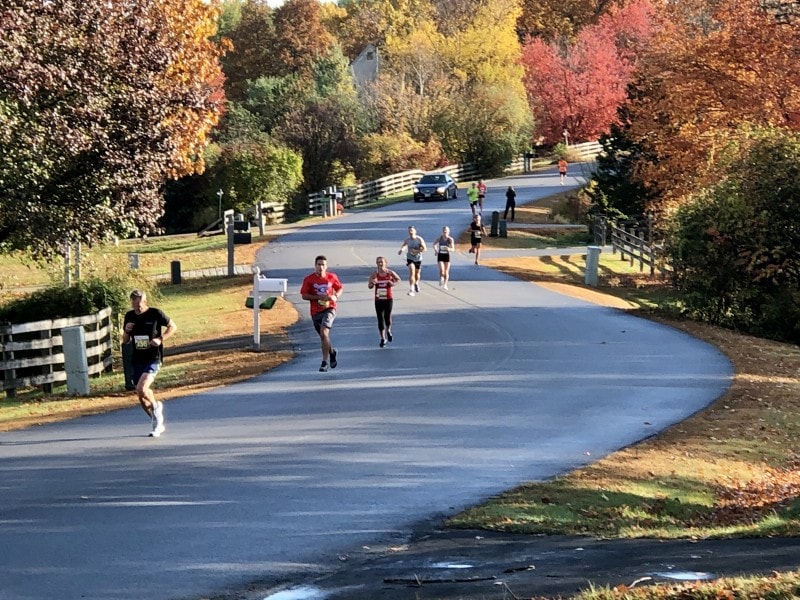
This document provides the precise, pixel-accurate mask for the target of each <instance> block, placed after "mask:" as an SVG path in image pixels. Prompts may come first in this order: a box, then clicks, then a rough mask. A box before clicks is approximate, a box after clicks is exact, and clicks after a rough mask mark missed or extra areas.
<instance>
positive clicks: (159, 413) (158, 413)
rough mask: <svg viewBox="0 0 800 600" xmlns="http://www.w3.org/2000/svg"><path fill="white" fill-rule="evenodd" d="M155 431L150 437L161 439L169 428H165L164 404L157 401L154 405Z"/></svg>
mask: <svg viewBox="0 0 800 600" xmlns="http://www.w3.org/2000/svg"><path fill="white" fill-rule="evenodd" d="M152 420H153V430H152V431H151V432H150V437H161V434H162V433H164V432H165V431H166V430H167V428H166V427H165V426H164V403H163V402H158V401H156V402H155V403H154V404H153V419H152Z"/></svg>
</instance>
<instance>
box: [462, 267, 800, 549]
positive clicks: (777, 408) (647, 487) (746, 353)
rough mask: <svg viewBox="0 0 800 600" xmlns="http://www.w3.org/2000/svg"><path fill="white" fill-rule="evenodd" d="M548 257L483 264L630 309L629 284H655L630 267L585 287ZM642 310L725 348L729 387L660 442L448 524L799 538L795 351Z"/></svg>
mask: <svg viewBox="0 0 800 600" xmlns="http://www.w3.org/2000/svg"><path fill="white" fill-rule="evenodd" d="M565 258H566V257H565ZM580 260H583V259H578V260H577V262H580ZM569 261H570V262H572V263H575V262H576V257H569ZM551 262H552V259H540V258H530V257H528V258H524V259H522V258H504V259H487V260H485V261H484V264H485V265H486V266H490V267H492V268H495V269H499V270H501V271H505V272H507V273H509V274H511V275H514V276H515V277H519V278H523V279H527V280H530V281H534V282H537V283H538V284H540V285H543V286H545V287H550V288H553V289H555V291H558V292H559V293H564V294H569V295H572V296H576V297H579V298H582V299H585V300H587V301H590V302H594V303H599V304H605V305H607V306H611V307H614V308H621V309H627V310H631V309H632V308H633V307H635V306H636V302H635V301H632V300H631V297H635V296H636V295H637V294H636V292H635V290H634V291H633V294H632V293H631V291H632V290H631V289H630V288H631V287H633V288H636V287H641V286H654V285H658V284H657V283H654V282H652V281H650V280H649V278H647V277H644V276H639V277H636V276H631V275H627V276H625V277H623V278H619V277H616V278H614V282H615V284H616V286H611V285H609V283H608V278H606V281H604V282H601V285H600V287H599V289H592V288H587V287H586V286H584V285H582V284H580V283H577V282H576V277H577V273H579V272H581V269H577V270H576V271H575V272H570V271H569V270H565V269H562V270H560V271H559V273H561V275H560V276H554V275H552V269H551V268H550V264H548V263H551ZM554 279H561V280H562V281H563V282H554ZM542 280H546V281H542ZM620 282H622V283H624V284H625V285H624V286H623V287H620V285H619V284H620ZM620 296H621V297H622V300H621V298H620ZM640 314H641V316H644V317H646V318H650V319H654V320H658V321H660V322H662V323H664V324H666V325H670V326H672V327H675V328H677V329H680V330H682V331H685V332H687V333H689V334H691V335H693V336H695V337H697V338H699V339H702V340H705V341H707V342H709V343H711V344H713V345H715V346H716V347H717V348H719V349H720V350H721V351H722V352H723V353H724V354H726V355H727V356H728V357H729V359H730V360H731V362H732V363H733V365H734V369H735V376H734V379H733V382H732V385H731V387H730V389H729V390H728V391H727V393H726V394H725V395H724V396H723V397H721V398H720V399H718V400H717V401H716V402H714V403H713V404H712V405H711V406H710V407H709V408H708V409H706V410H704V411H702V412H700V413H698V414H697V415H695V416H693V417H691V418H689V419H687V420H686V421H683V422H681V423H679V424H677V425H675V426H673V427H672V428H670V429H668V430H666V431H665V432H663V433H661V434H660V435H657V436H656V437H654V438H651V439H648V440H645V441H643V442H641V443H639V444H636V445H635V446H632V447H630V448H627V449H624V450H621V451H619V452H616V453H614V454H612V455H610V456H609V457H607V458H605V459H602V460H600V461H598V462H597V463H594V464H592V465H589V466H587V467H585V468H582V469H579V470H577V471H574V472H572V473H569V474H567V475H565V476H563V477H559V478H557V479H555V480H554V481H550V482H545V483H530V484H527V485H523V486H521V487H519V488H517V489H514V490H510V491H509V492H507V493H505V494H502V495H500V496H498V497H497V498H494V499H492V500H490V501H489V502H487V503H485V504H483V505H481V506H477V507H473V508H472V509H469V510H467V511H465V512H464V513H461V514H459V515H456V516H455V517H453V518H452V519H451V520H450V521H449V525H451V526H455V527H484V528H489V529H496V530H500V531H514V532H527V533H566V534H582V535H593V536H599V537H661V538H673V537H743V536H778V535H789V536H795V535H800V501H798V497H799V496H800V469H798V467H800V441H798V440H800V435H798V434H800V348H798V347H797V346H794V345H791V344H783V343H780V342H774V341H770V340H764V339H761V338H756V337H752V336H747V335H743V334H739V333H737V332H734V331H730V330H726V329H722V328H719V327H714V326H711V325H707V324H703V323H697V322H693V321H688V320H676V319H670V318H666V317H662V316H659V315H658V314H657V313H656V312H653V311H650V310H647V311H640Z"/></svg>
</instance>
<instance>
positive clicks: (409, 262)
mask: <svg viewBox="0 0 800 600" xmlns="http://www.w3.org/2000/svg"><path fill="white" fill-rule="evenodd" d="M411 265H414V268H415V269H416V270H417V271H419V270H420V269H421V268H422V261H421V260H411V259H410V258H407V259H406V266H407V267H410V266H411Z"/></svg>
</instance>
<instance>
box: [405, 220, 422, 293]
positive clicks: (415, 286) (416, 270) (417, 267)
mask: <svg viewBox="0 0 800 600" xmlns="http://www.w3.org/2000/svg"><path fill="white" fill-rule="evenodd" d="M427 249H428V247H427V246H426V245H425V240H423V239H422V238H421V237H420V236H418V235H417V230H416V229H415V228H414V226H413V225H411V226H410V227H409V228H408V237H407V238H406V239H405V240H403V244H402V245H401V246H400V250H398V251H397V254H403V252H404V251H405V253H406V265H408V295H409V296H416V295H417V294H418V293H419V278H420V276H421V275H422V253H423V252H425V251H426V250H427Z"/></svg>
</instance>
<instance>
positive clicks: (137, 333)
mask: <svg viewBox="0 0 800 600" xmlns="http://www.w3.org/2000/svg"><path fill="white" fill-rule="evenodd" d="M169 322H170V318H169V317H168V316H167V315H165V314H164V311H162V310H161V309H160V308H153V307H150V308H148V309H147V310H146V311H144V312H143V313H141V314H138V315H137V314H136V311H135V310H129V311H128V312H127V313H125V321H124V323H123V326H122V328H123V330H124V329H125V326H126V325H127V324H128V323H133V329H132V330H131V332H130V333H129V335H130V336H131V340H132V341H133V358H132V362H133V363H134V364H138V365H140V364H149V363H153V362H161V361H162V360H163V358H164V345H163V344H159V345H158V346H151V345H150V340H152V339H154V338H160V337H161V328H162V327H166V326H167V325H169Z"/></svg>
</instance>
